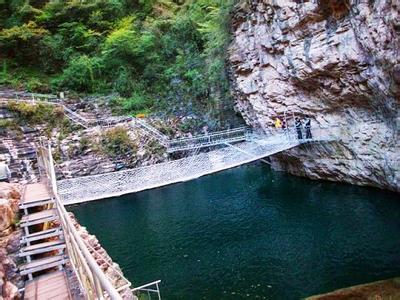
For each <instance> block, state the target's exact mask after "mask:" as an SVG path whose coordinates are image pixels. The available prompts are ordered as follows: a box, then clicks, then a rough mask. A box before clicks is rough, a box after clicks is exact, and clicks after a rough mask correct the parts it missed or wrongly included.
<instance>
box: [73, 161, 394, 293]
mask: <svg viewBox="0 0 400 300" xmlns="http://www.w3.org/2000/svg"><path fill="white" fill-rule="evenodd" d="M69 210H70V211H73V212H74V213H75V214H76V216H77V217H78V219H79V221H80V222H81V224H83V225H84V226H87V228H88V230H89V231H90V232H91V233H93V234H95V235H96V236H97V237H98V239H99V240H100V242H101V244H102V245H103V247H104V248H105V249H107V251H108V253H109V254H110V255H111V256H112V257H113V259H114V260H115V261H116V262H118V263H119V264H120V266H121V267H122V269H123V271H124V273H125V275H126V276H127V277H128V278H129V279H130V280H131V281H132V282H133V283H134V285H135V286H138V285H141V284H144V283H147V282H150V281H154V280H157V279H161V280H162V283H161V289H162V290H161V291H162V296H163V298H164V299H204V298H207V299H257V298H260V299H299V298H301V297H305V296H308V295H312V294H316V293H322V292H327V291H330V290H333V289H337V288H340V287H345V286H349V285H354V284H359V283H364V282H368V281H374V280H379V279H385V278H389V277H395V276H400V254H399V249H400V199H399V195H398V194H395V193H390V192H385V191H381V190H378V189H371V188H361V187H355V186H350V185H345V184H337V183H327V182H315V181H310V180H307V179H302V178H297V177H293V176H289V175H287V174H284V173H278V172H273V171H271V170H269V168H268V167H267V166H265V165H261V164H253V165H249V166H244V167H241V168H236V169H233V170H228V171H225V172H221V173H218V174H215V175H212V176H207V177H203V178H200V179H198V180H194V181H190V182H186V183H182V184H176V185H172V186H168V187H164V188H160V189H156V190H151V191H145V192H141V193H138V194H132V195H127V196H123V197H119V198H114V199H107V200H102V201H95V202H92V203H87V204H82V205H76V206H72V207H70V208H69Z"/></svg>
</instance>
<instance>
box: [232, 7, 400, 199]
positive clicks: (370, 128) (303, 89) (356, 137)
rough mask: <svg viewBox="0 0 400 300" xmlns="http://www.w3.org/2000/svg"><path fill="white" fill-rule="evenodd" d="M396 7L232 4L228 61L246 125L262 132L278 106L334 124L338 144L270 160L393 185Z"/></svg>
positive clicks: (397, 173)
mask: <svg viewBox="0 0 400 300" xmlns="http://www.w3.org/2000/svg"><path fill="white" fill-rule="evenodd" d="M399 13H400V5H399V3H397V2H396V1H352V0H340V1H337V0H329V1H306V2H305V1H254V0H252V1H242V2H241V3H240V4H239V5H238V6H237V8H236V10H235V12H234V14H233V42H232V44H231V47H230V63H231V66H232V81H233V84H234V92H235V94H236V96H237V103H236V107H237V110H238V111H239V112H240V113H241V114H242V115H243V117H244V118H245V119H246V122H247V123H248V124H251V125H253V126H255V127H261V128H263V129H264V130H265V131H268V130H269V128H270V127H271V126H273V121H274V119H275V118H276V117H280V118H283V117H284V115H285V113H286V115H287V116H289V118H292V116H293V115H295V116H299V117H301V118H304V117H305V116H306V115H309V116H310V117H311V119H312V124H320V125H324V126H328V127H329V126H333V125H339V126H341V127H342V130H341V139H340V140H339V141H337V142H333V143H329V144H327V143H326V144H321V145H316V146H310V145H309V146H307V147H298V148H295V149H293V150H290V151H286V152H284V153H282V154H279V155H276V156H274V157H272V165H273V167H275V168H276V169H280V170H285V171H288V172H290V173H292V174H296V175H301V176H306V177H309V178H313V179H328V180H333V181H344V182H349V183H352V184H358V185H370V186H376V187H381V188H386V189H390V190H393V191H400V161H399V156H398V153H399V149H400V145H399V140H398V133H399V122H400V118H399V114H398V106H399V104H400V100H399V99H400V56H399V52H398V49H399V46H400V38H399V37H400V35H399V32H400V23H399ZM290 122H291V125H293V119H291V120H290Z"/></svg>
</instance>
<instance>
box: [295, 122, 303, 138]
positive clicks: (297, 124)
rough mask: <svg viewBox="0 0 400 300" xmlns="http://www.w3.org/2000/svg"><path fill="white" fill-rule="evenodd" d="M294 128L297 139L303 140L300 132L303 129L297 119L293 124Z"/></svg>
mask: <svg viewBox="0 0 400 300" xmlns="http://www.w3.org/2000/svg"><path fill="white" fill-rule="evenodd" d="M294 126H295V127H296V132H297V138H298V139H299V140H302V139H303V133H302V132H301V130H302V129H303V124H302V123H301V121H300V118H299V117H296V119H295V122H294Z"/></svg>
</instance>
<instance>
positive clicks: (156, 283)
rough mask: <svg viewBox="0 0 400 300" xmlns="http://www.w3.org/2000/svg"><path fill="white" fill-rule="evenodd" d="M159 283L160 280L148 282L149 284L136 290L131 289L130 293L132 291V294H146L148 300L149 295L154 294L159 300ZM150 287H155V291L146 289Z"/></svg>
mask: <svg viewBox="0 0 400 300" xmlns="http://www.w3.org/2000/svg"><path fill="white" fill-rule="evenodd" d="M160 282H161V280H157V281H154V282H150V283H147V284H144V285H141V286H138V287H136V288H133V289H131V291H132V292H133V293H137V292H141V291H143V292H147V294H148V297H149V298H148V299H151V296H150V293H155V294H157V296H158V299H159V300H161V295H160V288H159V286H158V284H159V283H160ZM151 286H156V289H150V288H148V287H151Z"/></svg>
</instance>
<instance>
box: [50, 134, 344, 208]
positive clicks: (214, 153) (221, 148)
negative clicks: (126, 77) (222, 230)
mask: <svg viewBox="0 0 400 300" xmlns="http://www.w3.org/2000/svg"><path fill="white" fill-rule="evenodd" d="M339 131H340V128H339V127H329V128H314V129H313V138H312V139H298V138H297V135H296V130H295V129H289V128H288V129H287V130H286V131H283V130H277V131H275V132H273V133H271V134H270V135H265V134H255V133H250V132H249V131H248V130H247V129H246V130H244V129H240V130H237V129H232V130H227V131H223V132H222V133H221V132H217V133H214V134H210V135H211V137H210V138H209V137H208V136H207V135H201V136H199V137H193V138H190V139H182V140H178V141H170V142H169V143H168V146H170V145H173V146H172V147H173V148H170V151H175V150H176V151H178V150H179V151H183V150H188V149H197V150H198V149H200V148H203V147H209V146H215V147H217V149H216V150H211V151H208V152H202V153H197V154H195V155H191V156H188V157H184V158H181V159H177V160H171V161H167V162H163V163H159V164H154V165H150V166H145V167H139V168H134V169H128V170H122V171H116V172H111V173H105V174H99V175H91V176H85V177H77V178H72V179H65V180H60V181H58V182H57V186H58V189H59V193H60V197H61V201H62V203H63V204H65V205H69V204H75V203H81V202H86V201H92V200H98V199H104V198H109V197H115V196H120V195H123V194H129V193H134V192H140V191H143V190H147V189H152V188H157V187H161V186H165V185H169V184H173V183H178V182H183V181H188V180H192V179H195V178H199V177H201V176H204V175H208V174H212V173H215V172H219V171H222V170H226V169H230V168H234V167H237V166H240V165H243V164H247V163H250V162H253V161H256V160H259V159H262V158H264V157H267V156H270V155H273V154H276V153H279V152H282V151H285V150H288V149H291V148H293V147H296V146H299V145H302V144H305V143H307V144H309V143H317V142H329V141H334V140H336V139H338V136H339V135H340V133H339ZM197 152H199V151H197Z"/></svg>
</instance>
